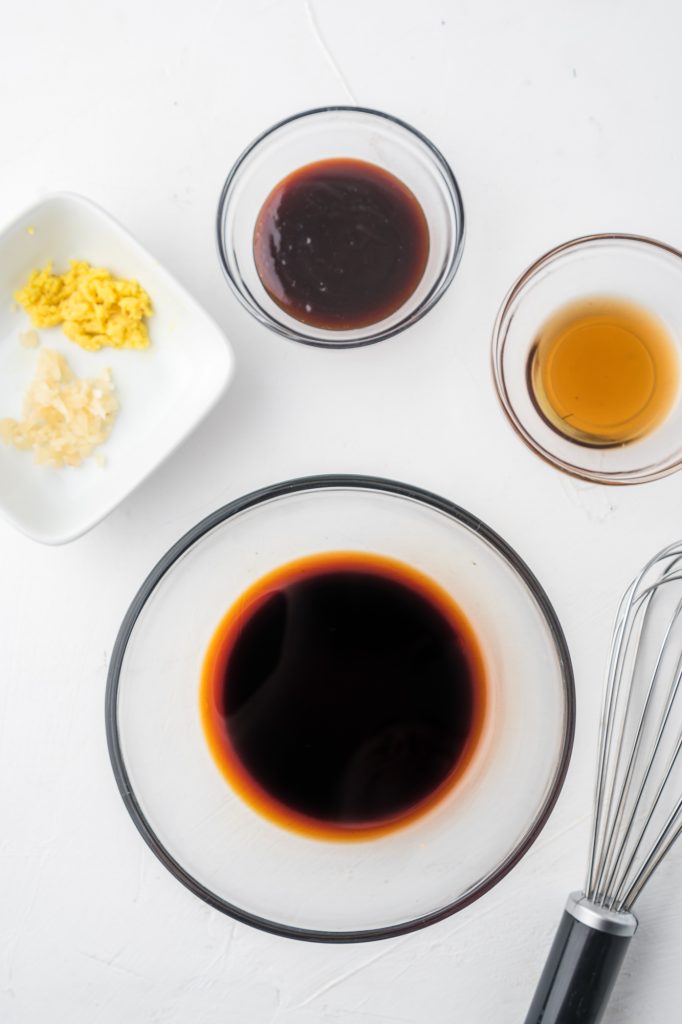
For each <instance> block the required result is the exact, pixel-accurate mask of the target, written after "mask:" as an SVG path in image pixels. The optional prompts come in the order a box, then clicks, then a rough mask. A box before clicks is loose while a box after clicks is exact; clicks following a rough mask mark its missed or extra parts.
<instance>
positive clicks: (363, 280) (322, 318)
mask: <svg viewBox="0 0 682 1024" xmlns="http://www.w3.org/2000/svg"><path fill="white" fill-rule="evenodd" d="M253 251H254V259H255V262H256V269H257V271H258V276H259V277H260V279H261V282H262V284H263V287H264V288H265V289H266V291H267V292H268V294H269V295H270V297H271V298H272V299H273V300H274V301H275V302H276V303H277V305H278V306H280V307H281V308H282V309H284V310H285V311H286V312H287V313H289V315H290V316H292V317H295V318H296V319H297V320H301V321H303V322H304V323H307V324H310V325H312V326H316V327H322V328H326V329H327V330H349V329H352V328H357V327H366V326H368V325H369V324H374V323H378V321H379V320H383V319H384V318H385V317H387V316H390V314H391V313H393V312H395V310H396V309H398V308H399V307H400V306H402V305H403V303H404V302H406V301H407V299H408V298H409V297H410V295H412V293H413V292H414V290H415V288H416V287H417V285H418V284H419V282H420V281H421V279H422V277H423V274H424V270H425V268H426V261H427V259H428V255H429V229H428V225H427V223H426V217H425V216H424V211H423V210H422V208H421V206H420V205H419V202H418V201H417V199H416V198H415V196H414V195H413V193H412V192H411V191H410V189H408V188H407V186H406V185H404V184H403V183H402V181H400V180H399V179H398V178H396V177H395V176H394V175H393V174H390V173H389V172H388V171H385V170H384V169H383V168H382V167H377V166H376V165H375V164H370V163H365V162H364V161H362V160H348V159H335V160H321V161H320V162H319V163H314V164H307V165H306V166H305V167H301V168H299V169H298V170H297V171H294V172H293V173H292V174H290V175H288V177H286V178H284V179H283V181H280V183H279V184H278V185H276V186H275V188H274V189H273V190H272V192H271V193H270V195H269V196H268V198H267V199H266V200H265V202H264V203H263V206H262V208H261V211H260V213H259V215H258V219H257V221H256V227H255V231H254V238H253Z"/></svg>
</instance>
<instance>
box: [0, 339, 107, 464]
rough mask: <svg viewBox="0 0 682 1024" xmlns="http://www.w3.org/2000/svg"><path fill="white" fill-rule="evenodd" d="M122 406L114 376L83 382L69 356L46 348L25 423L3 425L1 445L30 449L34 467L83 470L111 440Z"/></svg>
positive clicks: (9, 421)
mask: <svg viewBox="0 0 682 1024" xmlns="http://www.w3.org/2000/svg"><path fill="white" fill-rule="evenodd" d="M117 410H118V400H117V398H116V392H115V388H114V385H113V382H112V379H111V372H110V370H103V371H102V372H101V373H100V375H99V377H92V378H78V377H75V376H74V374H73V373H72V371H71V369H70V368H69V365H68V363H67V362H66V359H65V358H64V356H62V355H60V353H59V352H54V351H52V349H47V348H44V349H42V350H41V352H40V354H39V355H38V365H37V368H36V374H35V377H34V378H33V380H32V381H31V383H30V384H29V387H28V390H27V391H26V395H25V397H24V413H23V418H22V419H21V420H15V419H4V420H0V439H1V440H3V441H4V442H5V443H6V444H13V445H14V446H15V448H21V449H31V450H32V451H33V458H34V461H35V462H38V463H40V464H42V465H47V466H55V467H61V466H78V465H80V463H81V462H82V461H83V459H86V458H87V457H88V456H89V455H91V454H92V452H93V451H94V450H95V448H97V446H98V445H100V444H102V442H104V441H106V439H107V437H108V436H109V431H110V430H111V427H112V424H113V422H114V419H115V418H116V412H117Z"/></svg>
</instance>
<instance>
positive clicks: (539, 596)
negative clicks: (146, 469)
mask: <svg viewBox="0 0 682 1024" xmlns="http://www.w3.org/2000/svg"><path fill="white" fill-rule="evenodd" d="M330 489H336V490H353V489H355V490H370V491H378V492H380V493H382V494H388V495H393V496H397V497H399V498H407V499H410V500H412V501H417V502H419V503H421V504H423V505H426V506H428V507H430V508H432V509H435V510H437V511H440V512H443V513H445V514H446V515H448V516H449V517H450V518H451V519H454V520H455V521H456V522H457V523H458V524H460V525H462V526H464V527H465V528H467V529H469V530H471V531H472V532H474V533H475V534H476V535H477V536H479V537H482V538H483V539H484V540H485V541H487V543H489V544H490V545H491V546H492V547H493V548H494V549H495V550H496V551H497V552H498V553H499V554H500V555H501V556H502V557H503V558H504V559H505V560H506V562H507V564H509V565H510V567H511V568H512V569H513V570H514V571H515V572H516V574H517V575H518V576H519V577H520V578H521V580H522V582H524V583H525V584H526V587H527V588H528V590H529V592H530V595H531V597H532V598H533V599H534V600H535V602H536V604H537V606H538V608H539V611H540V613H541V614H542V616H543V618H544V620H545V623H546V625H547V628H548V631H549V634H550V637H551V639H552V641H553V645H554V649H555V650H556V653H557V657H558V661H559V669H560V673H561V682H562V684H563V695H564V702H565V720H564V734H563V739H562V745H561V752H560V755H559V758H558V760H557V763H556V765H555V768H554V774H553V776H552V778H551V780H550V783H551V784H550V785H549V787H548V790H547V792H546V794H545V798H544V800H543V801H542V803H541V805H540V807H539V808H538V811H537V813H536V815H535V818H534V819H533V821H532V823H531V824H530V826H529V827H528V828H527V829H526V831H525V833H524V834H523V835H522V837H521V838H520V839H519V841H518V842H517V843H516V844H515V846H514V847H513V849H512V850H511V851H510V852H509V853H508V854H507V856H506V857H505V858H504V860H503V861H502V863H501V864H500V865H499V867H498V868H497V869H496V870H495V871H494V872H492V873H491V875H490V876H489V877H488V878H485V879H483V880H482V881H480V882H479V883H476V884H475V885H474V886H472V887H471V888H470V889H469V890H467V891H466V892H464V893H463V894H462V895H461V896H459V897H458V898H457V899H455V900H453V901H451V902H450V903H448V904H446V905H445V906H444V907H440V908H438V909H437V910H434V911H431V912H430V913H428V914H425V915H422V916H420V917H417V918H413V919H411V920H409V921H406V922H402V923H399V924H393V925H387V926H384V927H379V928H371V929H360V930H350V931H329V930H316V929H309V928H301V927H298V926H292V925H287V924H283V923H281V922H278V921H272V920H269V919H267V918H264V917H260V916H258V915H255V914H252V913H250V912H249V911H246V910H243V909H242V908H240V907H238V906H236V905H235V904H233V903H230V902H229V901H227V900H224V899H222V898H221V897H220V896H217V895H216V894H215V893H213V892H212V891H211V890H210V889H208V888H207V887H206V886H204V885H203V884H202V883H201V882H199V881H197V880H196V879H195V878H194V877H193V876H192V875H191V874H190V873H189V872H188V871H186V870H185V869H184V868H183V867H182V865H181V864H180V863H179V862H178V861H177V860H175V858H174V857H173V856H172V855H171V854H170V853H169V852H168V850H166V848H165V847H164V845H163V843H162V842H161V840H160V839H159V838H158V837H157V836H156V834H155V832H154V830H153V829H152V826H151V824H150V823H149V821H148V820H147V818H146V816H145V814H144V812H143V810H142V808H141V806H140V804H139V803H138V801H137V798H136V796H135V792H134V788H133V786H132V783H131V781H130V778H129V776H128V773H127V770H126V766H125V760H124V757H123V752H122V749H121V742H120V735H119V728H118V714H117V709H118V690H119V682H120V676H121V669H122V665H123V659H124V656H125V652H126V648H127V644H128V641H129V639H130V636H131V634H132V631H133V629H134V627H135V624H136V622H137V619H138V617H139V615H140V613H141V611H142V609H143V608H144V606H145V604H146V602H147V600H148V599H149V597H150V596H151V595H152V593H153V591H154V590H155V588H156V586H157V584H158V583H159V582H160V580H161V579H162V578H163V577H164V576H165V574H166V573H167V572H168V570H169V569H171V568H172V567H173V565H174V564H175V563H176V562H177V561H178V559H180V558H181V557H182V556H183V555H184V554H185V552H187V551H188V550H189V549H190V548H191V547H192V546H193V545H194V544H195V543H196V542H197V541H198V540H200V539H201V538H202V537H203V536H205V534H207V533H208V532H209V531H211V530H212V529H214V528H215V527H216V526H219V525H220V524H221V523H224V522H226V521H227V520H229V519H230V518H232V517H233V516H235V515H237V514H238V513H240V512H243V511H245V510H247V509H249V508H252V507H254V506H256V505H260V504H262V503H264V502H267V501H271V500H273V499H277V498H283V497H287V496H289V495H292V494H296V493H304V492H307V491H316V490H330ZM105 721H106V735H107V746H108V750H109V757H110V760H111V766H112V768H113V772H114V777H115V779H116V784H117V786H118V789H119V792H120V794H121V797H122V799H123V802H124V804H125V806H126V809H127V810H128V813H129V814H130V817H131V818H132V820H133V823H134V824H135V827H136V828H137V830H138V832H139V833H140V835H141V836H142V838H143V839H144V841H145V842H146V843H147V845H148V846H149V848H150V849H151V850H152V852H153V853H154V854H155V855H156V856H157V857H158V859H159V860H160V861H161V863H162V864H163V865H164V866H165V867H166V868H167V869H168V871H170V873H171V874H172V875H174V876H175V878H176V879H177V880H178V881H179V882H181V883H182V884H183V885H184V886H185V887H186V888H187V889H189V890H190V892H193V893H194V895H195V896H198V897H199V898H200V899H202V900H203V901H204V902H205V903H208V904H209V906H211V907H213V908H214V909H216V910H219V911H221V912H222V913H224V914H226V915H228V916H229V917H232V918H234V919H235V920H237V921H239V922H241V923H243V924H248V925H251V926H252V927H254V928H258V929H260V930H261V931H265V932H270V933H272V934H274V935H279V936H282V937H284V938H293V939H303V940H307V941H311V942H337V943H353V942H366V941H370V940H375V939H385V938H391V937H394V936H399V935H407V934H408V933H410V932H414V931H417V930H419V929H421V928H426V927H427V926H428V925H430V924H434V923H435V922H437V921H442V920H444V919H445V918H447V917H450V916H451V915H452V914H454V913H456V912H457V911H459V910H462V909H463V908H464V907H466V906H468V905H469V904H470V903H473V902H474V901H475V900H476V899H478V898H479V897H481V896H483V895H484V894H485V893H487V892H488V891H489V890H490V889H492V888H493V887H494V886H495V885H496V884H497V883H498V882H499V881H501V879H502V878H504V876H505V875H507V874H508V873H509V871H511V869H512V868H513V867H515V866H516V864H518V863H519V861H520V860H521V859H522V858H523V857H524V855H525V854H526V853H527V851H528V850H529V849H530V847H531V846H532V845H533V843H534V842H535V840H536V839H537V837H538V835H539V834H540V832H541V831H542V829H543V828H544V826H545V824H546V823H547V820H548V818H549V816H550V814H551V812H552V810H553V808H554V805H555V804H556V801H557V799H558V797H559V794H560V792H561V790H562V788H563V784H564V780H565V778H566V772H567V770H568V765H569V761H570V757H571V751H572V747H573V738H574V732H575V684H574V677H573V668H572V664H571V657H570V653H569V650H568V645H567V643H566V639H565V636H564V632H563V629H562V627H561V625H560V623H559V620H558V618H557V615H556V612H555V611H554V608H553V606H552V604H551V602H550V600H549V598H548V596H547V594H546V593H545V591H544V589H543V587H542V586H541V585H540V583H539V582H538V580H537V578H536V577H535V575H534V573H533V572H532V571H531V570H530V569H529V567H528V566H527V565H526V563H525V562H524V561H523V560H522V559H521V557H520V556H519V555H518V554H517V553H516V552H515V551H514V549H513V548H512V547H511V546H510V545H509V544H507V542H506V541H505V540H503V539H502V537H500V535H499V534H498V533H496V532H495V531H494V530H492V529H491V528H490V527H489V526H487V525H486V524H485V523H483V522H482V521H481V520H480V519H478V517H477V516H475V515H473V514H472V513H471V512H467V511H466V510H465V509H463V508H462V507H461V506H460V505H456V504H454V502H451V501H449V500H448V499H446V498H443V497H441V496H440V495H437V494H434V493H432V492H431V491H427V490H423V489H422V488H420V487H416V486H414V485H412V484H406V483H400V482H398V481H395V480H387V479H384V478H381V477H374V476H361V475H355V474H338V475H335V474H329V475H320V476H306V477H298V478H296V479H292V480H286V481H283V482H281V483H276V484H271V485H269V486H266V487H262V488H260V489H259V490H256V491H252V492H250V493H249V494H245V495H243V496H242V497H240V498H236V499H235V500H234V501H230V502H229V503H228V504H226V505H223V506H222V507H221V508H219V509H217V510H216V511H215V512H213V513H211V514H210V515H208V516H206V517H205V518H204V519H202V520H201V521H200V522H198V523H197V524H196V525H195V526H193V527H192V528H191V529H190V530H188V531H187V533H185V534H184V536H182V537H181V538H180V539H179V540H178V541H176V543H175V544H173V545H172V547H170V548H169V550H168V551H167V552H166V554H165V555H163V556H162V558H161V559H160V560H159V561H158V562H157V564H156V565H155V566H154V568H153V569H152V570H151V572H150V573H149V574H148V576H147V578H146V579H145V580H144V582H143V583H142V586H141V587H140V589H139V590H138V592H137V594H136V595H135V597H134V598H133V601H132V603H131V605H130V607H129V608H128V611H127V612H126V614H125V616H124V618H123V621H122V623H121V626H120V629H119V632H118V635H117V637H116V641H115V644H114V647H113V651H112V654H111V660H110V663H109V669H108V674H107V686H106V697H105Z"/></svg>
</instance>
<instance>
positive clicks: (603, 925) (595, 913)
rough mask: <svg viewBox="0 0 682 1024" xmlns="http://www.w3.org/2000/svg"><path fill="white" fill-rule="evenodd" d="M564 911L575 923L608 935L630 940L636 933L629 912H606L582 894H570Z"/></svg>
mask: <svg viewBox="0 0 682 1024" xmlns="http://www.w3.org/2000/svg"><path fill="white" fill-rule="evenodd" d="M566 910H567V912H568V913H569V914H570V915H571V917H574V918H575V919H576V921H581V922H582V923H583V924H586V925H587V927H588V928H592V929H594V930H595V931H598V932H606V933H607V934H608V935H620V936H623V937H624V938H630V936H632V935H634V934H635V932H636V931H637V924H638V921H637V918H636V917H635V915H634V914H633V913H632V912H631V911H629V910H621V911H617V910H607V909H606V908H605V907H602V906H600V905H599V904H598V903H594V902H593V901H592V900H591V899H588V897H587V896H585V894H584V893H582V892H572V893H571V895H570V896H569V897H568V899H567V901H566Z"/></svg>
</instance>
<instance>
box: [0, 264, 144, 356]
mask: <svg viewBox="0 0 682 1024" xmlns="http://www.w3.org/2000/svg"><path fill="white" fill-rule="evenodd" d="M14 298H15V299H16V301H17V302H18V303H19V305H21V306H23V308H24V309H25V310H26V312H27V313H28V314H29V316H30V317H31V321H32V323H33V326H34V327H56V326H57V325H58V324H61V325H62V330H63V331H64V334H65V335H66V337H67V338H70V339H71V341H75V342H76V344H77V345H80V346H81V348H84V349H88V350H90V351H93V352H95V351H97V350H98V349H101V348H104V346H106V345H108V346H111V347H112V348H134V349H140V348H147V346H148V345H149V334H148V332H147V326H146V324H145V322H144V317H147V316H151V314H152V303H151V299H150V298H149V295H148V294H147V292H146V291H145V290H144V288H143V287H142V286H141V285H140V284H139V282H138V281H134V280H125V279H123V278H120V279H117V278H115V277H112V275H111V274H110V273H109V271H108V270H105V269H104V268H102V267H92V266H90V264H89V263H86V262H85V261H84V260H72V261H71V269H70V270H67V272H66V273H65V274H53V273H52V264H51V263H48V265H47V266H46V267H45V268H44V269H43V270H34V271H33V273H32V274H31V276H30V277H29V279H28V281H27V282H26V284H25V285H24V287H23V288H21V289H20V290H19V291H18V292H16V293H15V295H14Z"/></svg>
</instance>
